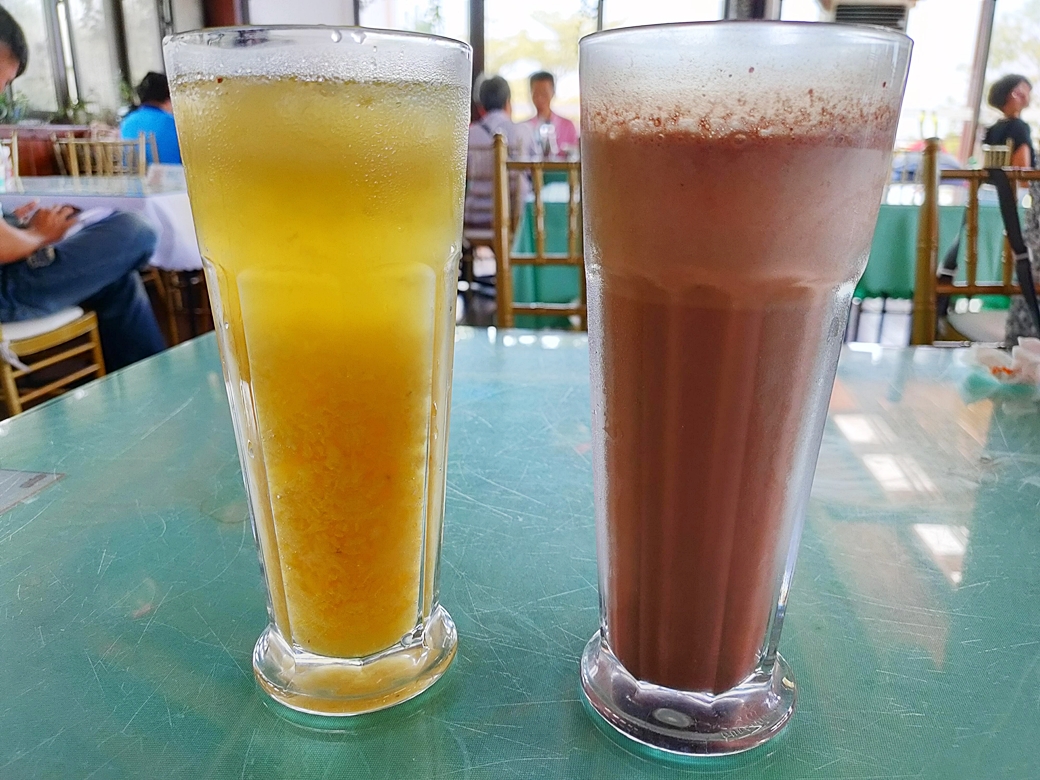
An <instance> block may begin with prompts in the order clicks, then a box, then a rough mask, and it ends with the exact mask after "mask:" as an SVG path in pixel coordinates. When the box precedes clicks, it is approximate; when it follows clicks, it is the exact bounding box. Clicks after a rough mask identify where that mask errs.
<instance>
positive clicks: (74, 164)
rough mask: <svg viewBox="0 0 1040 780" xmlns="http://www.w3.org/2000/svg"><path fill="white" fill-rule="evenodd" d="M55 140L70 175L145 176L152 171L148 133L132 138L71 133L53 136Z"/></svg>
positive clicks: (60, 161) (60, 164)
mask: <svg viewBox="0 0 1040 780" xmlns="http://www.w3.org/2000/svg"><path fill="white" fill-rule="evenodd" d="M51 141H52V142H53V144H54V154H55V156H56V157H57V159H58V167H59V168H60V169H61V170H62V171H63V172H64V173H65V174H66V175H68V176H144V175H145V174H146V173H147V172H148V157H147V155H146V153H145V148H146V147H145V144H146V136H145V134H144V133H141V134H140V135H139V136H138V137H137V139H136V140H130V141H124V140H102V139H97V138H73V137H72V136H71V135H68V136H65V137H64V138H58V137H57V136H53V137H52V138H51ZM153 143H154V142H153Z"/></svg>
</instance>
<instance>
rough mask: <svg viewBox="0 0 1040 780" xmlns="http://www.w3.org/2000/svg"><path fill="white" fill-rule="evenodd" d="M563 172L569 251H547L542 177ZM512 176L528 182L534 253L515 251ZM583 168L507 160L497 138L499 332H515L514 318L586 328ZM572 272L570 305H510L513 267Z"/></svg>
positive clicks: (502, 140) (503, 145) (500, 138)
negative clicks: (571, 322) (569, 321)
mask: <svg viewBox="0 0 1040 780" xmlns="http://www.w3.org/2000/svg"><path fill="white" fill-rule="evenodd" d="M549 171H559V172H563V173H565V174H566V176H567V185H568V188H569V191H570V196H569V198H568V200H567V251H566V252H547V251H546V249H545V243H546V234H545V202H544V200H543V198H542V190H543V188H544V186H545V178H544V174H545V173H546V172H549ZM510 174H521V175H526V176H529V177H530V180H531V186H532V192H533V195H534V210H533V217H534V246H535V251H534V252H525V253H519V252H514V251H513V238H514V232H515V228H514V225H515V221H514V218H513V215H512V214H511V210H512V207H511V199H512V198H511V188H510ZM580 198H581V164H580V163H578V162H550V161H532V162H527V161H514V160H509V159H508V148H507V144H506V139H505V136H503V135H496V136H495V227H494V230H495V236H494V251H495V259H496V261H497V271H496V280H495V292H496V305H497V314H496V317H497V322H498V326H499V327H500V328H511V327H513V324H514V321H515V317H516V315H517V314H527V315H534V316H539V317H576V318H577V320H578V329H580V330H586V329H587V327H588V320H587V305H586V297H585V256H584V253H583V251H582V246H581V201H580ZM514 266H533V267H535V268H538V267H544V266H574V267H576V268H577V269H578V278H579V281H578V298H577V300H576V301H574V302H572V303H537V302H536V303H516V302H515V301H514V300H513V267H514Z"/></svg>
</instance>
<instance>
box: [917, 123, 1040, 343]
mask: <svg viewBox="0 0 1040 780" xmlns="http://www.w3.org/2000/svg"><path fill="white" fill-rule="evenodd" d="M993 151H994V152H996V150H993ZM938 160H939V139H938V138H929V139H928V141H927V143H926V146H925V151H924V156H923V159H922V161H921V175H920V178H919V180H920V182H921V184H922V186H923V188H924V200H923V202H922V203H921V210H920V217H919V219H918V223H917V267H916V272H915V277H914V304H913V317H912V322H911V328H910V343H911V344H933V343H935V341H936V340H937V336H938V328H939V321H938V320H939V314H940V312H939V311H938V308H939V307H938V301H939V299H948V298H949V296H951V295H962V296H967V297H972V296H976V295H1019V294H1021V292H1022V290H1021V289H1020V288H1019V286H1018V284H1017V283H1016V282H1015V263H1014V257H1013V255H1012V253H1011V247H1010V246H1009V245H1008V243H1007V239H1006V238H1005V240H1004V248H1003V253H1002V258H1001V278H1000V279H999V280H984V281H979V278H978V272H979V188H980V187H981V186H982V185H983V184H985V183H986V180H987V178H988V175H987V173H986V171H985V170H984V169H983V170H945V171H940V170H939V166H938ZM992 167H1004V166H992ZM1004 170H1005V172H1006V173H1007V176H1008V179H1010V180H1011V186H1012V187H1013V188H1015V190H1016V191H1017V187H1018V183H1019V182H1030V181H1040V171H1035V170H1023V169H1017V168H1006V167H1004ZM953 182H965V183H966V184H967V198H968V200H967V205H966V206H965V217H964V276H965V278H964V281H963V282H959V281H954V280H953V279H951V278H949V277H948V276H943V277H940V276H939V271H940V269H939V185H940V184H946V183H953ZM958 340H960V339H958Z"/></svg>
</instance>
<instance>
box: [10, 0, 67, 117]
mask: <svg viewBox="0 0 1040 780" xmlns="http://www.w3.org/2000/svg"><path fill="white" fill-rule="evenodd" d="M4 8H6V9H7V11H8V12H9V13H10V14H11V16H13V17H14V18H15V21H17V22H18V24H19V25H21V27H22V30H23V32H25V39H26V41H28V43H29V67H28V68H27V69H26V71H25V73H23V74H22V75H21V76H19V77H18V79H17V80H16V81H15V82H14V93H15V95H16V97H17V98H18V99H17V101H16V107H17V110H18V111H19V112H20V111H23V110H25V109H26V108H28V109H29V110H32V111H46V112H52V111H57V109H58V100H57V97H56V95H55V92H54V71H53V68H52V63H51V54H50V42H49V39H48V36H47V22H46V17H45V16H44V14H43V0H4ZM12 118H13V117H7V118H6V120H5V121H10V120H11V119H12Z"/></svg>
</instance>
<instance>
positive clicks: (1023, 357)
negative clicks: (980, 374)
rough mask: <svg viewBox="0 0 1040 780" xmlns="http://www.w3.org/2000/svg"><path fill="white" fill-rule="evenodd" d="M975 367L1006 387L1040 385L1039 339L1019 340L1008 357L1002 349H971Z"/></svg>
mask: <svg viewBox="0 0 1040 780" xmlns="http://www.w3.org/2000/svg"><path fill="white" fill-rule="evenodd" d="M972 352H973V355H972V356H971V357H972V358H973V359H974V363H975V365H977V366H979V367H980V368H982V369H984V370H987V371H989V373H990V375H991V376H992V377H993V378H994V379H996V380H997V381H998V382H1000V383H1002V384H1006V385H1032V386H1034V387H1036V386H1038V385H1040V339H1034V338H1019V340H1018V346H1017V347H1012V348H1011V354H1010V355H1009V354H1008V353H1007V352H1006V351H1004V350H1002V349H993V348H992V347H972Z"/></svg>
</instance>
